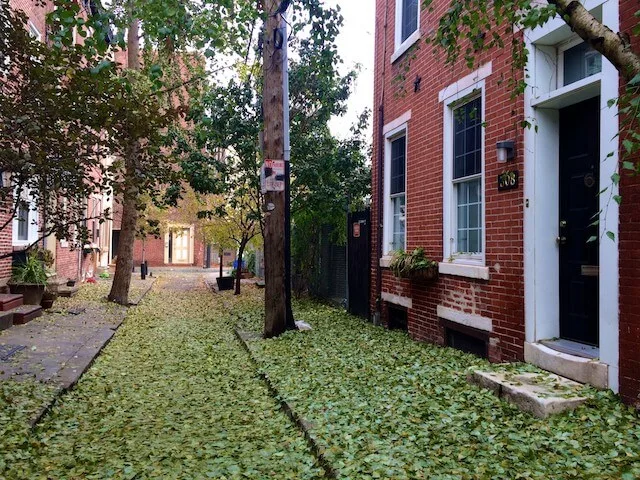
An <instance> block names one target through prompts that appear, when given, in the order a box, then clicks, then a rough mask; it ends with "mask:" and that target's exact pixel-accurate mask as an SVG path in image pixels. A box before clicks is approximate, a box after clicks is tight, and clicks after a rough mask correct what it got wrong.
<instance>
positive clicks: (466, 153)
mask: <svg viewBox="0 0 640 480" xmlns="http://www.w3.org/2000/svg"><path fill="white" fill-rule="evenodd" d="M481 112H482V103H481V98H479V97H478V98H476V99H474V100H471V101H470V102H467V103H465V104H464V105H462V106H459V107H457V108H455V109H454V111H453V118H454V129H453V133H454V146H453V183H454V192H455V199H456V202H455V204H456V218H457V232H456V233H457V235H456V243H455V245H456V246H455V250H456V253H468V254H478V253H482V251H483V245H482V237H483V235H482V228H483V227H482V211H483V209H482V113H481Z"/></svg>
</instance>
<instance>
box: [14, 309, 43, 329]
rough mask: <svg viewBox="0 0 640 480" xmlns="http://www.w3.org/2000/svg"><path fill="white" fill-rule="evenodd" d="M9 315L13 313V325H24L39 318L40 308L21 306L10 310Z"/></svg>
mask: <svg viewBox="0 0 640 480" xmlns="http://www.w3.org/2000/svg"><path fill="white" fill-rule="evenodd" d="M11 313H13V324H14V325H24V324H25V323H28V322H30V321H31V320H33V319H34V318H38V317H39V316H41V315H42V307H41V306H40V305H21V306H19V307H16V308H14V309H13V310H11Z"/></svg>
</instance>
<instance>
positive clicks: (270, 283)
mask: <svg viewBox="0 0 640 480" xmlns="http://www.w3.org/2000/svg"><path fill="white" fill-rule="evenodd" d="M263 4H264V10H265V17H266V23H265V29H264V33H263V34H264V41H263V68H264V87H263V90H264V91H263V116H264V147H263V148H264V151H263V154H264V155H263V158H264V161H265V164H264V165H263V167H262V179H263V183H262V188H263V192H264V203H265V205H264V210H265V229H264V267H265V322H264V336H265V337H266V338H271V337H277V336H278V335H280V334H282V333H284V332H285V330H288V329H295V328H296V327H295V322H294V321H293V315H292V312H291V265H290V252H291V248H290V236H289V234H290V215H289V208H290V204H289V185H290V181H289V178H290V168H289V98H288V97H289V93H288V90H289V88H288V75H287V24H286V22H285V21H284V17H283V15H284V14H285V12H284V11H281V10H283V8H281V7H282V5H283V4H285V2H281V1H280V0H264V1H263ZM286 4H288V2H286ZM282 167H284V169H283V168H282Z"/></svg>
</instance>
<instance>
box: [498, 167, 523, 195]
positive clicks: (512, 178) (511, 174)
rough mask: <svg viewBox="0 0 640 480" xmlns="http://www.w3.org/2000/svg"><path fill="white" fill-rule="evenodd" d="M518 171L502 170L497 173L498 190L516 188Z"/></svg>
mask: <svg viewBox="0 0 640 480" xmlns="http://www.w3.org/2000/svg"><path fill="white" fill-rule="evenodd" d="M518 178H519V175H518V171H517V170H510V171H508V172H502V173H501V174H500V175H498V190H500V191H502V190H512V189H514V188H518Z"/></svg>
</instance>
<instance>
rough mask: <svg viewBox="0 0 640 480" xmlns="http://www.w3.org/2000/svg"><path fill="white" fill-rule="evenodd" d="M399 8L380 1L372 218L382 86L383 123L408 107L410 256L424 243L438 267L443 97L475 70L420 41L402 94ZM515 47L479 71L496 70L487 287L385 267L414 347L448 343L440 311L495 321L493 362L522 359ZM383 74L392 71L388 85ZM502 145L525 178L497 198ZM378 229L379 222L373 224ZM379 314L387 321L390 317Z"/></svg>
mask: <svg viewBox="0 0 640 480" xmlns="http://www.w3.org/2000/svg"><path fill="white" fill-rule="evenodd" d="M395 3H396V2H394V1H387V0H378V1H377V13H376V15H377V16H376V54H375V59H376V70H375V87H374V92H375V93H374V111H375V112H376V113H375V115H374V132H375V133H374V163H373V183H372V185H373V191H374V196H373V197H374V198H373V202H372V215H373V216H372V218H374V219H376V218H377V209H378V198H377V195H376V193H377V182H378V178H377V177H378V175H377V165H378V162H379V161H380V158H378V157H379V143H380V141H381V139H380V138H379V125H380V121H381V119H380V112H379V107H380V98H381V93H382V89H383V88H384V89H385V100H384V122H383V123H384V124H386V123H389V122H391V121H393V120H394V119H396V118H398V117H399V116H401V115H402V114H403V113H405V112H406V111H408V110H411V112H412V115H411V120H410V121H409V123H408V132H407V133H408V144H407V191H406V195H407V210H406V218H407V223H406V228H407V250H411V249H413V248H415V247H418V246H421V247H424V248H425V250H426V253H427V255H429V256H430V257H431V258H434V259H436V260H442V259H443V255H444V249H443V160H442V159H443V145H442V143H443V129H444V125H443V122H444V120H443V114H444V110H443V109H444V104H443V103H440V102H439V99H438V92H439V91H440V90H442V89H443V88H445V87H447V86H448V85H450V84H452V83H453V82H455V81H457V80H458V79H460V78H462V77H464V76H466V75H468V74H469V73H470V71H469V70H468V69H467V68H466V66H464V65H462V64H460V65H456V66H455V67H453V68H452V67H445V66H443V64H442V63H441V62H439V60H438V58H436V57H435V56H434V54H433V53H432V49H431V47H427V46H426V45H425V44H424V43H421V42H419V43H418V45H420V46H419V49H418V51H417V53H416V56H415V59H414V60H413V61H412V62H411V64H410V68H409V70H408V71H407V72H405V73H404V75H405V80H404V81H403V82H401V85H403V86H404V87H405V89H406V91H405V93H402V92H401V91H400V90H399V84H398V83H397V82H396V81H394V77H397V75H398V74H399V73H401V69H402V68H403V67H404V65H403V61H402V59H401V60H399V61H397V62H396V63H394V64H393V65H392V64H391V63H390V57H391V54H392V53H393V50H394V30H393V29H394V23H395V22H394V19H395ZM385 5H386V6H387V8H388V20H387V21H388V25H389V28H388V30H387V32H386V39H387V52H386V58H383V57H384V53H383V40H384V36H383V25H384V22H385ZM447 7H448V2H437V3H436V4H435V11H434V12H432V13H429V12H426V11H423V12H422V13H421V20H420V30H421V31H422V32H423V33H424V32H427V31H430V30H432V29H434V28H435V27H436V26H437V21H438V19H439V18H440V16H441V15H442V13H443V11H444V9H445V8H447ZM510 59H511V54H510V51H509V50H498V51H495V52H491V53H490V54H489V53H486V52H485V53H484V54H483V55H482V58H481V59H480V61H479V63H478V65H482V64H484V63H486V62H487V61H489V60H492V63H493V73H492V74H491V76H490V77H489V78H487V79H486V80H485V99H486V105H485V119H484V120H485V121H486V124H487V125H486V128H485V129H484V135H485V178H486V190H485V192H484V199H485V211H486V224H485V229H486V243H487V245H486V248H485V250H486V265H487V266H488V267H490V271H491V279H490V280H489V281H481V280H473V279H468V278H464V277H458V276H451V275H440V278H439V280H438V281H437V282H435V283H433V282H432V283H422V282H409V281H407V280H401V279H396V278H395V277H393V276H392V275H391V273H390V271H389V270H387V269H384V270H383V286H382V290H383V291H384V292H389V293H392V294H396V295H401V296H403V297H409V298H411V299H412V308H411V309H409V310H408V320H409V333H410V335H411V336H412V337H413V338H415V339H416V340H423V341H429V342H435V343H443V342H444V328H443V327H442V326H440V323H439V320H438V318H437V315H436V308H437V306H438V305H443V306H449V307H452V308H455V309H458V310H461V311H464V312H467V313H474V314H477V315H481V316H485V317H489V318H491V319H492V321H493V330H494V332H493V333H492V342H491V344H492V346H491V347H490V351H489V355H490V358H491V359H492V360H494V361H507V360H522V359H523V356H524V352H523V348H524V345H523V344H524V300H523V298H524V280H523V273H524V272H523V268H524V267H523V202H524V198H523V177H524V176H523V175H522V174H523V170H524V168H523V167H524V160H523V155H522V152H523V147H522V131H521V129H520V127H519V122H520V121H521V120H522V117H523V100H522V98H519V99H516V100H511V99H510V90H509V88H508V86H507V82H504V79H506V78H510V77H512V76H513V75H514V72H512V71H511V67H510ZM383 68H384V69H386V72H385V73H384V78H383ZM417 76H420V77H421V78H422V81H421V88H420V90H419V91H418V92H414V85H413V82H414V80H415V78H416V77H417ZM500 140H514V141H516V150H517V152H518V155H517V158H516V161H515V162H512V163H511V164H510V165H509V167H510V168H515V169H518V170H519V171H520V174H521V179H520V187H519V188H518V189H517V190H512V191H508V192H498V190H497V175H498V173H500V172H501V171H502V170H503V166H502V165H499V164H498V163H497V160H496V149H495V144H496V142H497V141H500ZM373 224H374V225H375V224H376V222H375V221H374V222H373ZM377 242H378V232H377V231H376V229H373V232H372V248H373V255H372V258H373V260H372V262H373V263H372V270H371V271H372V278H373V279H374V280H375V278H376V277H375V275H376V262H377V248H378V246H377ZM376 297H377V293H376V282H375V281H372V294H371V304H372V311H375V306H376V305H375V302H376ZM384 315H385V314H384V311H383V316H384Z"/></svg>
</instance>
